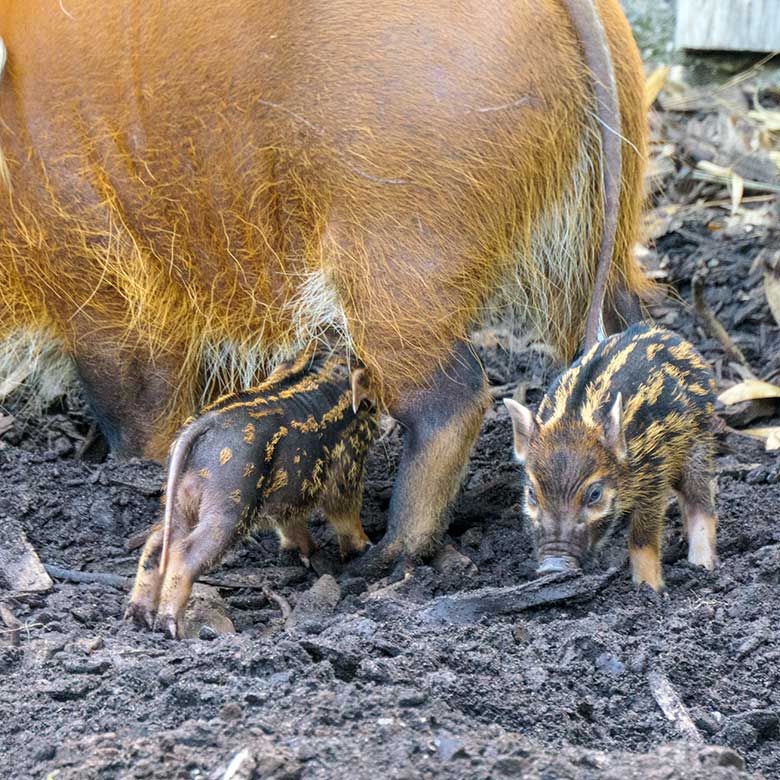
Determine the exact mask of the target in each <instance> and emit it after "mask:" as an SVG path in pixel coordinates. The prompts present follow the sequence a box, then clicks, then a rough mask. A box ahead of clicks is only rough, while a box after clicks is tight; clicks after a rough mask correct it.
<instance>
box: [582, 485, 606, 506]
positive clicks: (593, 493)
mask: <svg viewBox="0 0 780 780" xmlns="http://www.w3.org/2000/svg"><path fill="white" fill-rule="evenodd" d="M603 495H604V488H603V487H602V486H601V484H600V483H599V482H596V484H595V485H591V486H590V487H589V488H588V493H587V496H586V497H585V501H586V502H587V504H588V506H593V505H594V504H598V502H599V501H601V498H602V496H603Z"/></svg>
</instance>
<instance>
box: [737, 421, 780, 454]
mask: <svg viewBox="0 0 780 780" xmlns="http://www.w3.org/2000/svg"><path fill="white" fill-rule="evenodd" d="M735 433H738V434H739V435H740V436H748V437H750V438H751V439H761V440H762V441H763V442H764V447H765V448H766V450H767V451H770V452H771V451H772V450H780V426H777V425H774V426H770V427H768V428H744V429H743V430H741V431H735Z"/></svg>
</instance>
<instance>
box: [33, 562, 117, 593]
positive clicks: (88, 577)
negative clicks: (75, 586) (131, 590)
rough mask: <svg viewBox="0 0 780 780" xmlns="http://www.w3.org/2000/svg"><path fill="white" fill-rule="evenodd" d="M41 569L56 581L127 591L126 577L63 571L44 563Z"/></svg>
mask: <svg viewBox="0 0 780 780" xmlns="http://www.w3.org/2000/svg"><path fill="white" fill-rule="evenodd" d="M43 568H44V569H46V572H47V574H48V575H49V576H50V577H54V579H56V580H66V581H68V582H78V583H82V582H87V583H97V584H98V585H108V586H109V587H111V588H117V589H118V590H127V589H128V586H129V579H128V578H127V577H122V576H120V575H119V574H107V573H105V572H98V571H76V570H74V569H63V568H62V567H61V566H55V565H53V564H51V563H44V564H43Z"/></svg>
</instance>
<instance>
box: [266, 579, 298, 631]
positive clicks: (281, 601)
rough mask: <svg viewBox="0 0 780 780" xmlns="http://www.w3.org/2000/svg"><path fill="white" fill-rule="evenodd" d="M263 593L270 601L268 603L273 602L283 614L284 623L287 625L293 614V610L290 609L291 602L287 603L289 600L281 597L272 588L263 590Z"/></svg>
mask: <svg viewBox="0 0 780 780" xmlns="http://www.w3.org/2000/svg"><path fill="white" fill-rule="evenodd" d="M263 593H264V594H265V597H266V598H267V599H268V601H269V602H270V601H273V602H274V603H275V604H276V605H277V606H278V607H279V610H280V611H281V613H282V618H283V620H284V622H285V623H286V622H287V621H288V620H289V618H290V615H291V614H292V608H291V607H290V602H289V601H287V599H286V598H285V597H284V596H280V595H279V594H278V593H275V592H274V591H272V590H271V589H270V588H267V587H265V588H263Z"/></svg>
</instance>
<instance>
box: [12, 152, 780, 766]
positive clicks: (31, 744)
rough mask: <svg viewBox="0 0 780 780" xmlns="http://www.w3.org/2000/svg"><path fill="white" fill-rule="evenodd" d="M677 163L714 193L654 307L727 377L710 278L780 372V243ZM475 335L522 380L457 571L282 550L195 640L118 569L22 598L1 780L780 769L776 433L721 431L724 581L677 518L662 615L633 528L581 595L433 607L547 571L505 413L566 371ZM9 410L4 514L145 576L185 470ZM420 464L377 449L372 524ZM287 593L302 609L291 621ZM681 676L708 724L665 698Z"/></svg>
mask: <svg viewBox="0 0 780 780" xmlns="http://www.w3.org/2000/svg"><path fill="white" fill-rule="evenodd" d="M689 173H690V170H689V171H688V174H689ZM674 174H675V178H674V181H673V182H671V183H670V186H669V187H667V188H666V190H665V191H666V192H667V197H669V198H671V199H672V200H674V201H675V202H678V203H679V202H681V201H682V202H685V200H686V192H689V191H690V188H691V187H696V188H698V190H697V192H696V199H697V204H695V205H693V206H691V207H690V208H682V209H678V208H675V209H674V210H673V213H671V214H670V215H668V218H667V217H665V216H663V214H661V215H660V216H659V219H660V220H661V221H662V222H663V223H664V224H663V225H662V226H661V227H660V228H659V227H658V224H657V223H658V220H656V225H655V228H654V230H653V233H654V237H656V238H657V243H656V246H655V249H654V250H653V251H652V252H650V253H649V255H648V256H646V258H645V259H646V260H647V261H648V263H649V265H650V269H651V271H653V273H654V275H655V276H656V277H657V278H660V279H661V280H662V281H663V282H665V283H666V284H668V285H669V289H670V292H671V293H672V298H671V299H669V300H667V301H666V302H664V303H662V304H659V305H656V306H654V307H653V309H652V311H653V314H654V316H655V317H656V318H657V319H658V320H659V321H661V322H662V323H664V324H666V325H668V326H670V327H673V328H675V329H677V330H678V331H679V332H681V333H682V334H684V335H685V336H686V337H688V338H690V339H692V340H693V341H694V343H695V344H696V345H697V346H698V347H699V349H700V350H701V351H702V352H703V354H704V355H705V356H706V357H707V358H708V359H709V360H710V361H711V362H712V363H713V365H714V366H715V368H716V371H717V372H718V375H719V378H720V379H721V381H722V384H723V386H726V385H728V384H729V383H730V382H731V381H733V380H734V379H737V378H738V373H737V371H736V370H735V368H734V367H733V366H732V365H730V361H729V360H728V359H727V358H726V357H725V356H724V352H723V348H722V346H721V344H720V343H719V342H718V341H716V340H715V339H713V338H712V337H711V336H710V335H708V334H707V333H705V331H704V330H703V329H702V327H701V324H700V323H699V322H697V321H696V319H695V318H694V316H693V313H692V311H691V307H690V302H691V279H692V277H693V276H694V274H695V273H696V272H697V271H698V272H700V273H702V274H703V280H704V298H705V301H706V303H707V304H708V305H709V307H710V308H711V309H712V311H714V312H715V314H716V315H717V316H718V317H719V319H720V321H721V322H722V324H723V325H724V327H725V328H726V330H727V332H728V333H729V334H730V335H731V336H732V337H733V338H734V341H735V342H736V344H737V345H738V346H739V347H740V348H741V349H742V351H743V352H744V355H745V357H746V359H747V361H748V362H749V364H750V365H751V366H752V368H753V370H754V371H755V372H756V374H757V375H758V376H760V377H761V378H763V379H768V380H770V381H774V380H776V379H777V377H778V376H779V375H780V329H779V328H778V327H777V325H776V324H775V321H774V319H773V318H772V315H771V313H770V310H769V307H768V305H767V302H766V300H765V297H764V292H763V288H762V273H763V270H762V269H763V261H764V260H765V259H767V258H768V255H767V253H772V252H775V251H776V248H777V246H778V245H779V244H778V238H780V236H779V235H778V231H777V230H776V229H773V228H772V227H771V220H769V221H768V222H767V220H764V221H763V222H762V221H761V220H734V219H730V218H729V217H728V210H724V209H723V208H719V207H711V208H710V207H704V206H701V205H700V202H701V201H702V200H707V199H708V198H709V199H710V200H711V199H712V198H718V197H720V198H723V197H724V194H723V191H722V188H721V190H720V191H719V192H716V191H712V192H708V191H706V190H704V191H703V190H701V185H700V184H693V183H692V182H691V181H689V180H688V179H687V178H686V176H687V174H686V171H685V167H684V165H680V164H678V165H677V168H676V170H675V171H674ZM725 197H727V196H725ZM656 205H659V204H658V203H657V204H656ZM768 224H769V225H770V226H767V225H768ZM775 224H777V222H775ZM479 342H480V347H479V349H480V352H481V355H482V357H483V360H484V363H485V365H486V367H487V370H488V374H489V378H490V380H491V383H492V384H493V385H495V386H502V389H501V390H500V391H499V392H498V393H497V398H496V401H495V403H494V405H493V408H492V409H491V410H490V412H489V413H488V415H487V417H486V420H485V424H484V427H483V430H482V434H481V436H480V439H479V444H478V446H477V448H476V450H475V453H474V456H473V458H472V461H471V466H470V468H469V471H468V476H467V478H466V480H465V484H464V488H463V490H462V493H461V495H460V497H459V499H458V501H457V505H456V506H455V509H454V511H453V519H452V525H451V527H450V531H449V534H448V536H447V538H446V539H445V540H444V541H445V543H446V544H449V545H451V546H452V548H453V550H454V551H456V552H457V553H460V556H458V555H455V554H450V555H449V557H448V558H446V559H445V560H444V561H439V562H437V565H436V566H434V565H431V566H423V567H420V568H418V569H417V570H416V571H415V572H414V573H413V575H412V576H411V577H409V578H408V579H406V580H404V581H402V582H398V583H392V582H388V581H383V582H379V583H366V582H364V581H360V580H351V581H347V580H344V579H343V578H342V579H341V580H340V581H339V580H338V579H332V578H331V577H330V576H328V575H327V574H326V575H325V576H324V577H320V575H319V574H318V573H317V571H313V570H311V569H307V568H305V567H304V566H302V565H301V564H300V563H299V562H296V561H295V560H292V559H289V558H281V557H280V556H279V553H278V550H277V543H276V541H275V539H274V538H273V537H270V536H269V537H261V538H259V539H257V540H255V541H253V542H251V543H249V542H248V543H247V544H245V545H243V546H242V547H241V548H239V549H237V550H235V551H234V552H233V553H231V554H230V556H229V557H228V559H227V560H226V561H225V562H224V564H223V565H222V566H220V567H219V568H218V569H217V570H216V571H215V572H213V573H212V574H211V576H210V578H209V582H210V584H211V587H212V588H213V590H212V591H211V593H210V595H209V593H206V595H205V596H204V598H205V599H206V600H205V602H204V601H202V602H201V604H205V607H203V608H204V609H205V608H210V609H211V610H212V615H211V618H212V620H211V623H213V622H214V620H213V618H214V614H213V612H214V610H217V611H219V610H221V611H222V613H224V615H226V616H227V617H229V619H230V620H231V621H232V623H233V624H234V626H235V629H236V633H227V634H221V633H218V632H217V631H214V630H213V629H212V628H209V627H208V626H207V627H205V628H200V629H199V628H198V624H197V623H194V624H193V626H194V628H193V629H192V633H194V634H195V636H196V638H191V639H186V640H184V641H180V642H174V641H171V640H168V639H166V638H164V637H163V636H162V635H161V634H154V633H149V632H146V631H142V630H139V629H138V628H136V627H134V626H131V625H128V624H127V623H125V622H123V621H122V614H123V610H124V606H125V601H126V592H125V590H123V588H122V586H123V583H124V581H123V580H121V579H119V580H118V581H117V582H115V583H114V584H99V583H88V584H73V583H69V582H66V581H63V580H60V579H56V580H55V586H54V588H53V590H51V591H50V592H48V593H44V594H39V595H27V596H20V595H16V596H13V595H11V594H9V593H8V591H7V589H6V590H5V591H2V590H0V594H2V599H1V600H2V601H3V603H5V605H6V606H7V607H9V608H10V610H11V611H12V612H13V614H14V615H15V616H16V617H17V618H18V619H19V620H21V621H22V622H23V623H24V627H23V628H22V630H21V631H20V632H17V637H18V640H19V641H18V643H17V644H13V643H12V642H11V636H12V635H11V633H10V632H9V631H7V630H5V629H3V633H0V778H3V780H4V779H5V778H36V779H38V778H41V779H43V778H49V777H51V778H55V777H56V778H58V779H59V780H70V779H71V778H72V779H74V780H75V779H76V778H78V779H79V780H84V779H85V778H125V777H127V778H160V779H161V780H162V779H163V778H165V780H169V779H170V778H220V779H221V778H235V779H238V778H244V779H247V778H302V779H303V780H314V779H315V778H328V777H346V778H376V777H386V778H416V777H448V778H449V777H453V778H488V777H525V778H531V779H538V780H566V779H567V778H578V779H579V778H583V779H589V778H592V779H593V780H595V779H596V778H599V779H601V778H609V779H611V778H614V779H615V780H617V779H618V778H620V779H621V780H623V779H624V778H637V779H638V778H642V780H661V778H664V779H665V780H678V779H679V780H682V779H683V778H685V779H687V778H702V779H704V778H706V779H707V780H726V779H727V778H729V779H734V780H735V779H736V778H767V779H772V778H777V777H779V776H780V633H778V625H777V623H778V614H780V610H779V609H778V602H779V601H780V599H779V598H778V594H779V593H780V591H779V590H778V585H779V584H780V523H778V522H777V518H778V516H780V462H778V460H777V457H776V455H775V454H773V453H766V452H764V450H763V447H762V445H761V443H759V442H754V441H752V440H749V439H745V438H741V437H737V436H735V435H728V436H726V437H725V438H724V439H723V441H722V446H723V451H722V452H721V454H720V455H719V456H718V470H719V481H720V495H719V511H720V532H719V553H720V566H719V568H718V569H717V571H716V572H715V573H713V574H708V573H706V572H704V571H702V570H698V569H695V568H692V567H691V566H690V565H688V563H687V562H686V560H685V547H684V545H683V544H682V542H681V540H680V533H679V515H678V513H677V510H676V509H674V508H673V509H671V510H670V514H669V522H668V526H667V534H666V548H665V549H666V552H665V557H664V565H665V576H666V581H667V584H668V586H669V590H668V595H667V597H665V598H664V597H659V596H657V595H656V594H655V593H653V592H652V591H650V590H649V589H647V588H642V589H636V588H635V587H634V586H633V585H632V584H631V582H630V577H629V573H628V569H627V555H626V552H625V540H624V539H622V538H621V539H616V540H615V541H614V542H613V544H612V545H611V547H610V548H609V549H608V550H607V551H606V554H605V555H604V557H603V559H602V560H600V561H598V562H597V563H596V564H595V565H594V567H593V570H592V571H591V572H589V573H588V574H587V575H586V577H585V578H583V579H580V580H577V581H576V583H575V584H574V585H572V583H571V582H569V583H564V584H563V585H561V586H560V587H561V588H563V589H564V590H565V588H569V590H570V592H574V593H576V598H572V599H570V600H563V601H560V602H558V603H555V604H542V605H537V606H536V607H531V608H528V609H523V610H519V611H516V612H514V613H511V614H499V615H495V614H494V615H483V616H480V615H479V614H473V613H472V614H468V613H464V612H463V611H461V612H457V611H453V610H448V609H447V608H446V603H445V606H444V607H442V603H443V602H441V601H436V602H435V603H433V602H434V599H441V598H442V597H444V596H447V595H449V596H453V597H455V598H458V597H459V595H461V594H464V593H466V592H468V591H472V590H475V589H478V588H482V587H499V586H510V585H520V584H523V583H525V582H527V581H529V580H530V579H531V578H532V575H533V570H534V562H533V561H532V559H531V548H530V542H529V537H528V534H527V533H526V529H525V527H524V525H523V523H522V521H521V517H520V512H519V510H520V507H519V504H518V501H519V499H520V485H521V472H520V470H519V469H518V468H517V467H516V466H515V465H513V463H512V461H511V458H510V449H509V448H510V441H511V429H510V424H509V419H508V416H507V414H506V412H505V411H504V407H503V405H502V404H501V403H500V397H499V396H500V395H501V394H502V393H503V394H510V393H512V392H514V391H515V390H516V389H517V387H518V385H524V386H525V387H526V389H527V397H528V400H529V401H530V402H531V403H532V404H535V403H537V402H538V401H539V400H540V398H541V394H542V389H543V387H544V386H545V385H546V384H547V382H548V381H549V379H550V378H551V377H552V375H553V373H554V369H553V367H552V366H551V364H550V362H549V360H548V359H547V357H545V355H544V353H543V351H538V350H536V349H534V347H533V345H531V346H530V347H529V346H528V345H524V344H523V343H522V342H511V343H510V341H509V340H508V339H507V338H506V337H504V336H502V335H501V334H500V333H499V334H498V335H491V334H482V335H481V336H480V339H479ZM510 347H511V350H510V349H509V348H510ZM762 409H763V411H764V412H766V405H764V406H763V407H762ZM0 411H2V410H0ZM4 411H5V412H7V413H11V414H13V415H15V419H14V423H13V425H12V426H11V428H10V429H9V430H7V431H6V432H5V433H3V434H2V436H1V437H0V523H2V524H5V525H6V527H10V526H11V525H12V524H14V525H16V526H17V527H21V529H22V530H23V531H24V532H25V533H26V535H27V538H28V539H29V541H30V543H31V544H32V545H33V547H34V548H35V550H36V551H37V553H38V555H39V557H40V559H41V560H42V561H43V562H45V563H46V564H50V565H56V566H60V567H63V568H65V569H69V570H76V571H89V572H101V573H108V574H113V575H120V576H130V575H132V573H133V571H134V568H135V563H136V560H137V551H135V552H129V551H128V550H127V548H126V542H127V540H128V538H130V537H132V536H133V535H137V534H138V533H139V532H142V531H143V530H144V529H146V528H147V527H148V526H149V524H150V523H152V522H153V521H154V520H155V518H156V515H157V512H158V502H159V489H160V485H161V480H162V469H161V468H160V467H159V466H158V465H156V464H153V463H141V462H129V463H128V462H124V463H120V462H115V461H113V460H111V459H110V458H109V459H108V460H105V458H104V457H102V456H101V448H100V446H97V447H95V446H93V447H91V448H89V449H88V451H87V455H86V459H84V458H80V457H79V455H80V450H81V449H82V445H83V442H84V438H85V437H87V435H88V431H89V427H90V421H89V415H88V413H87V412H86V411H85V410H84V408H83V406H82V405H81V404H80V402H79V401H78V399H70V400H64V401H61V402H58V403H57V404H55V405H54V406H53V407H52V408H50V409H48V410H45V412H43V413H42V414H37V415H34V416H30V415H29V414H25V413H24V412H23V410H22V409H21V407H19V406H17V405H14V404H10V405H9V406H8V407H6V408H5V410H4ZM770 411H772V410H771V409H770ZM775 411H776V410H775ZM732 422H733V423H734V424H735V425H736V424H737V420H736V419H735V418H732ZM399 451H400V434H399V432H398V431H393V432H391V433H390V434H389V435H388V436H387V437H386V438H385V439H384V440H383V441H382V442H381V443H380V444H378V445H377V446H376V447H375V449H374V451H373V454H372V456H371V462H370V467H369V476H368V484H367V489H366V502H365V506H364V512H363V517H364V524H365V526H366V528H367V531H368V533H369V535H370V536H371V537H372V538H373V539H375V540H376V539H378V538H380V537H381V535H382V532H383V528H384V522H385V516H386V512H387V507H388V502H389V496H390V489H391V485H392V479H393V473H394V470H395V467H396V464H397V459H398V455H399ZM316 537H317V539H318V541H319V542H320V544H321V545H322V548H323V551H324V552H323V554H322V555H321V556H319V558H318V560H317V564H316V568H317V570H318V571H319V572H320V574H321V573H322V572H324V571H327V570H328V568H329V567H330V566H332V565H333V561H334V560H335V545H334V542H333V540H332V539H331V537H330V535H329V532H328V530H327V529H326V528H324V527H323V525H322V524H321V523H320V522H317V523H316ZM461 556H465V558H466V559H469V561H470V562H471V563H470V565H466V564H467V563H468V561H465V560H464V558H463V557H461ZM613 569H614V571H612V570H613ZM610 571H612V573H611V574H609V575H608V576H606V575H605V572H610ZM334 573H335V574H336V575H338V571H337V570H334ZM5 585H7V583H2V582H0V589H2V588H3V587H4V586H5ZM551 587H558V586H551ZM274 597H281V599H282V600H283V601H286V602H287V603H288V604H289V605H290V606H292V607H293V615H292V617H291V618H290V619H289V620H288V621H286V622H285V620H284V618H283V617H282V613H281V611H280V605H279V600H278V599H276V598H274ZM209 605H210V607H209ZM455 617H458V618H459V619H458V620H457V621H455V622H451V621H452V620H454V618H455ZM222 622H223V623H224V616H223V618H222ZM659 681H660V682H659ZM664 681H666V682H668V684H669V685H670V686H671V687H672V689H673V690H674V691H676V694H677V695H678V696H679V698H680V699H681V700H682V702H683V703H684V705H685V707H686V708H687V711H688V713H689V715H690V719H691V721H690V722H689V725H688V727H687V728H683V727H681V726H680V725H679V722H678V721H670V720H667V719H666V717H665V715H664V713H663V712H662V710H661V708H660V707H659V705H658V703H657V700H656V698H655V697H654V692H655V693H656V694H657V693H658V690H659V685H662V684H663V683H664ZM716 746H720V747H716Z"/></svg>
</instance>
